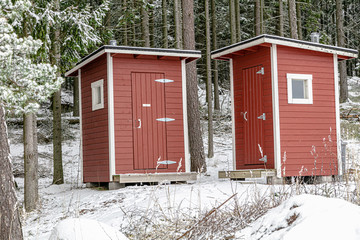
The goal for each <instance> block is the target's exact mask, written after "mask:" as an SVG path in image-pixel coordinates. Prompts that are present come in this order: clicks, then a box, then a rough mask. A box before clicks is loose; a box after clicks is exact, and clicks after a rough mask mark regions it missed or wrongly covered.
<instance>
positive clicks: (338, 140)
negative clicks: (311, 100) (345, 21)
mask: <svg viewBox="0 0 360 240" xmlns="http://www.w3.org/2000/svg"><path fill="white" fill-rule="evenodd" d="M333 59H334V83H335V109H336V110H335V114H336V147H337V159H338V174H339V175H340V176H341V175H342V174H343V169H342V163H341V133H340V103H339V67H338V56H337V55H336V54H334V57H333Z"/></svg>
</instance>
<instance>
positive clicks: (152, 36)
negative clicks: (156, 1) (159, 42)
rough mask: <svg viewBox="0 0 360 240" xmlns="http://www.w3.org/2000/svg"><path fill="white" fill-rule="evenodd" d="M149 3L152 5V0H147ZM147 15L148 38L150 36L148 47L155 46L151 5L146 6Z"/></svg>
mask: <svg viewBox="0 0 360 240" xmlns="http://www.w3.org/2000/svg"><path fill="white" fill-rule="evenodd" d="M149 4H150V5H151V6H152V4H153V0H149ZM147 11H148V16H149V38H150V47H152V48H154V47H155V21H154V10H153V8H152V7H147Z"/></svg>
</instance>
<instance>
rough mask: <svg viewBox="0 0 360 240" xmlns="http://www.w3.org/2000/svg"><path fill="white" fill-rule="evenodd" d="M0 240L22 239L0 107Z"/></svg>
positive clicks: (3, 115) (2, 109) (5, 130)
mask: <svg viewBox="0 0 360 240" xmlns="http://www.w3.org/2000/svg"><path fill="white" fill-rule="evenodd" d="M0 176H1V177H0V203H1V204H0V209H1V211H0V239H3V240H13V239H14V240H15V239H16V240H18V239H19V240H21V239H23V235H22V230H21V222H20V216H19V211H18V201H17V198H16V191H15V183H14V176H13V169H12V163H11V158H10V148H9V141H8V135H7V127H6V122H5V112H4V108H3V107H2V106H0Z"/></svg>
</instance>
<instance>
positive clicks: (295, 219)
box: [236, 194, 360, 240]
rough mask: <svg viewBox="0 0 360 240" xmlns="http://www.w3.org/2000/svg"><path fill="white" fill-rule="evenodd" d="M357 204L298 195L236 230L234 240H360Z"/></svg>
mask: <svg viewBox="0 0 360 240" xmlns="http://www.w3.org/2000/svg"><path fill="white" fill-rule="evenodd" d="M359 219H360V207H359V206H356V205H354V204H352V203H349V202H347V201H345V200H341V199H335V198H326V197H321V196H314V195H306V194H304V195H299V196H295V197H292V198H290V199H289V200H287V201H285V202H283V203H282V204H281V205H279V206H278V207H276V208H274V209H272V210H270V211H269V212H268V213H267V214H265V215H264V216H262V217H261V218H259V219H258V220H256V221H255V222H254V223H253V224H252V225H251V226H249V227H247V228H245V229H243V230H242V231H239V232H238V233H237V234H236V237H237V238H236V239H250V240H255V239H262V240H280V239H282V240H290V239H291V240H297V239H299V240H300V239H301V240H302V239H327V240H331V239H334V240H335V239H347V240H356V239H360V222H359Z"/></svg>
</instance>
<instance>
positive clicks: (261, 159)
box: [259, 155, 267, 163]
mask: <svg viewBox="0 0 360 240" xmlns="http://www.w3.org/2000/svg"><path fill="white" fill-rule="evenodd" d="M259 161H262V162H264V163H267V156H266V155H265V156H264V157H262V158H260V159H259Z"/></svg>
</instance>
